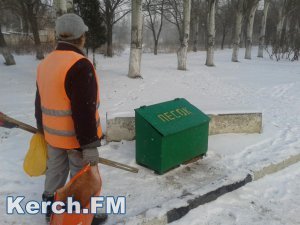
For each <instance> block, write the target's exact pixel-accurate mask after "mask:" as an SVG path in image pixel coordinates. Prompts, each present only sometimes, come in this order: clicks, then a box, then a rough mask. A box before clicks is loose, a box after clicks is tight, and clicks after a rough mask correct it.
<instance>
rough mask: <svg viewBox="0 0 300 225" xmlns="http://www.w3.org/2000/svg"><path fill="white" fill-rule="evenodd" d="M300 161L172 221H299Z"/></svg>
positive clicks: (203, 224)
mask: <svg viewBox="0 0 300 225" xmlns="http://www.w3.org/2000/svg"><path fill="white" fill-rule="evenodd" d="M299 187H300V163H297V164H295V165H293V166H290V167H288V168H286V169H284V170H283V171H280V172H278V173H276V174H273V175H270V176H267V177H265V178H263V179H261V180H259V181H255V182H253V183H250V184H248V185H246V186H245V187H243V188H241V189H239V190H237V191H234V192H232V193H229V194H226V195H224V196H223V197H221V198H219V199H217V200H216V201H214V202H211V203H208V204H205V205H203V206H200V207H198V208H196V209H193V210H192V211H190V212H189V213H188V214H187V215H186V216H185V217H183V218H182V219H180V220H178V221H176V222H173V223H171V224H172V225H186V224H189V225H220V224H222V225H241V224H242V225H266V224H272V225H297V224H300V217H299V213H300V206H299V205H300V191H299Z"/></svg>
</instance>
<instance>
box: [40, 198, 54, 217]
mask: <svg viewBox="0 0 300 225" xmlns="http://www.w3.org/2000/svg"><path fill="white" fill-rule="evenodd" d="M42 198H43V201H44V202H51V205H48V206H47V213H46V220H47V221H48V222H49V221H50V217H51V214H52V209H51V206H52V203H53V202H54V195H45V194H43V197H42Z"/></svg>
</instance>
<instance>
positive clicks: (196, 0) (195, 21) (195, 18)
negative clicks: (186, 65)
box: [190, 0, 201, 52]
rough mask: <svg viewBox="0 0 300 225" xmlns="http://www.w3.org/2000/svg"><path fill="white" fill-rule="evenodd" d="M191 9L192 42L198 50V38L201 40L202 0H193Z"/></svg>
mask: <svg viewBox="0 0 300 225" xmlns="http://www.w3.org/2000/svg"><path fill="white" fill-rule="evenodd" d="M191 4H192V9H191V39H190V40H191V43H192V45H193V51H194V52H197V50H198V40H199V26H200V15H199V14H200V4H201V0H192V2H191Z"/></svg>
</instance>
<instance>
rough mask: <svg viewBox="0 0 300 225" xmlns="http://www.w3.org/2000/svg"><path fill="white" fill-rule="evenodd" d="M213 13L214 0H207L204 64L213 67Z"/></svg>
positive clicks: (214, 34) (214, 30)
mask: <svg viewBox="0 0 300 225" xmlns="http://www.w3.org/2000/svg"><path fill="white" fill-rule="evenodd" d="M215 11H216V0H208V16H207V19H208V21H207V27H208V32H207V34H208V35H207V52H206V63H205V65H207V66H214V47H215V36H216V27H215Z"/></svg>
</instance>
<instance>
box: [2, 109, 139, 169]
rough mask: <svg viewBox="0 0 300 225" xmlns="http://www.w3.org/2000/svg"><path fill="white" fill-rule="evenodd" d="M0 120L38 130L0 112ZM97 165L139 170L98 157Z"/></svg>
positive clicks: (22, 127) (27, 129)
mask: <svg viewBox="0 0 300 225" xmlns="http://www.w3.org/2000/svg"><path fill="white" fill-rule="evenodd" d="M0 120H3V121H6V122H9V123H12V124H14V125H16V126H17V127H18V128H20V129H22V130H25V131H28V132H30V133H33V134H35V133H37V132H38V129H36V128H35V127H32V126H30V125H28V124H26V123H22V122H20V121H18V120H15V119H13V118H11V117H9V116H7V115H5V114H3V113H1V112H0ZM99 163H101V164H104V165H107V166H111V167H114V168H118V169H121V170H126V171H128V172H131V173H138V171H139V169H137V168H135V167H131V166H128V165H125V164H122V163H119V162H115V161H112V160H109V159H104V158H100V157H99Z"/></svg>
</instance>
